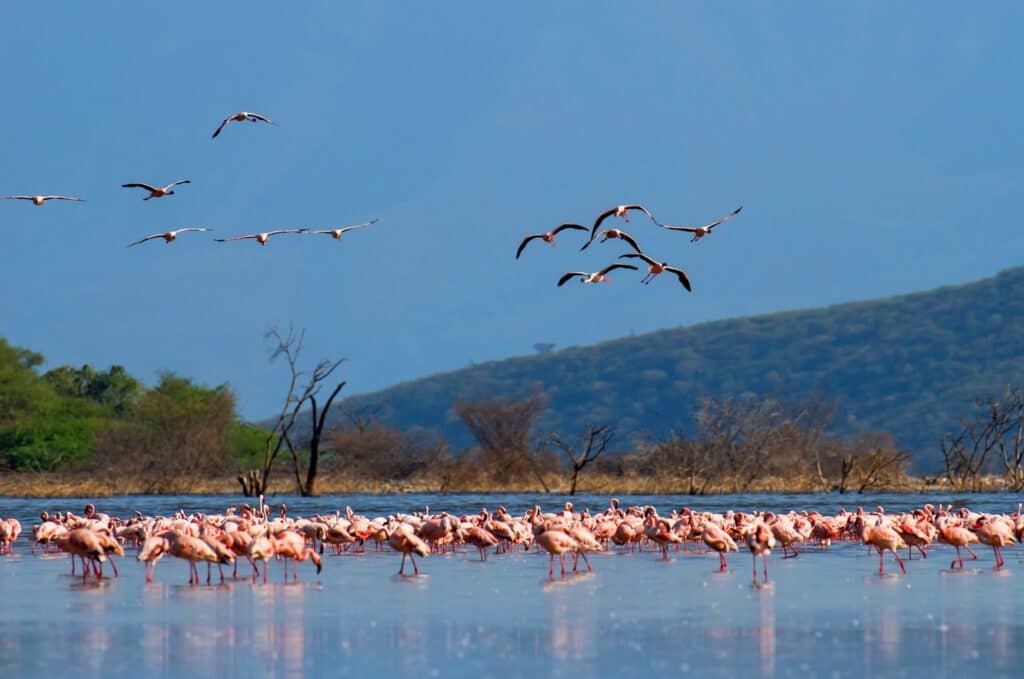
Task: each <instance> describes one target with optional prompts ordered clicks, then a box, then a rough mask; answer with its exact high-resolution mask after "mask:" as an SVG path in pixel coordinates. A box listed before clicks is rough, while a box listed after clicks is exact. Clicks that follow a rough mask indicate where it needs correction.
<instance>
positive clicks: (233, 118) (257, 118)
mask: <svg viewBox="0 0 1024 679" xmlns="http://www.w3.org/2000/svg"><path fill="white" fill-rule="evenodd" d="M245 120H248V121H249V122H250V123H255V122H261V123H267V124H268V125H277V123H275V122H274V121H273V120H271V119H270V118H267V117H266V116H261V115H260V114H259V113H249V112H248V111H239V112H238V113H234V114H232V115H229V116H228V117H227V118H225V119H224V120H222V121H221V122H220V125H218V126H217V129H216V130H215V131H214V133H213V136H212V137H210V138H211V139H216V138H217V135H218V134H220V133H221V130H223V129H224V128H225V127H226V126H227V124H228V123H233V122H237V123H240V122H243V121H245Z"/></svg>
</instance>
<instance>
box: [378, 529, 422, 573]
mask: <svg viewBox="0 0 1024 679" xmlns="http://www.w3.org/2000/svg"><path fill="white" fill-rule="evenodd" d="M388 544H389V545H391V548H392V549H394V550H395V551H398V552H401V553H402V565H401V567H400V568H399V569H398V574H399V575H405V557H406V556H408V557H409V559H410V560H411V561H412V570H413V573H415V574H416V575H419V574H420V569H419V566H417V565H416V556H415V555H416V554H419V555H420V556H427V555H428V554H430V547H427V543H426V542H424V541H423V540H421V539H420V538H419V537H418V536H417V535H416V533H415V532H414V531H413V529H412V526H410V525H409V524H407V523H400V524H398V526H396V527H395V529H394V530H393V531H392V532H391V535H389V536H388Z"/></svg>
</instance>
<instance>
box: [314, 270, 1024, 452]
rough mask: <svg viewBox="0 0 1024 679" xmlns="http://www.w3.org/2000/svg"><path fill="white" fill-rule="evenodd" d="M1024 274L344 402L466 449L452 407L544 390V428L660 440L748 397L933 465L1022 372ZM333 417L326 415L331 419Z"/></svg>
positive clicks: (687, 330)
mask: <svg viewBox="0 0 1024 679" xmlns="http://www.w3.org/2000/svg"><path fill="white" fill-rule="evenodd" d="M1022 347H1024V268H1014V269H1010V270H1007V271H1003V272H1001V273H1000V274H998V275H997V276H995V277H993V278H987V279H984V280H980V281H977V282H973V283H968V284H965V285H958V286H950V287H943V288H938V289H935V290H930V291H927V292H920V293H915V294H909V295H902V296H898V297H891V298H887V299H882V300H875V301H867V302H857V303H850V304H840V305H835V306H830V307H825V308H821V309H813V310H805V311H793V312H784V313H774V314H768V315H762V316H754V317H750V318H738V319H733V320H725V321H716V322H711V323H704V324H700V325H694V326H691V327H682V328H675V329H670V330H662V331H658V332H654V333H650V334H646V335H639V336H635V337H629V338H623V339H619V340H614V341H610V342H605V343H602V344H597V345H594V346H588V347H572V348H567V349H564V350H561V351H556V352H550V353H547V354H542V355H536V356H529V357H519V358H510V359H506V360H502V361H495V362H490V363H484V364H480V365H476V366H473V367H470V368H465V369H462V370H457V371H453V372H448V373H443V374H438V375H433V376H430V377H426V378H423V379H419V380H415V381H411V382H407V383H402V384H399V385H396V386H394V387H391V388H388V389H385V390H383V391H379V392H376V393H372V394H364V395H360V396H355V397H351V398H349V399H347V400H346V401H344V402H342V403H341V404H339V406H338V409H344V408H352V407H358V406H361V405H367V404H381V405H382V406H383V412H382V419H383V420H384V421H385V422H388V423H389V424H392V425H394V426H397V427H400V428H409V427H424V428H426V429H432V430H436V431H439V432H441V433H443V434H444V435H446V436H448V437H449V438H450V439H451V440H452V441H453V442H454V443H456V444H457V445H461V444H464V443H468V440H467V434H466V432H465V430H464V428H463V427H462V426H461V424H460V423H459V421H458V419H457V418H456V417H455V415H454V413H453V410H452V402H453V400H454V399H456V398H464V399H477V398H488V397H492V396H512V397H518V396H523V395H527V394H531V393H535V392H537V391H543V392H544V393H545V394H547V396H548V398H549V399H550V409H549V412H548V413H547V415H546V419H545V420H544V421H543V422H542V426H543V427H544V428H545V430H558V431H571V430H573V429H575V428H578V427H579V426H580V425H581V424H582V423H583V422H584V421H586V420H587V419H588V418H592V419H594V420H596V421H598V422H606V423H614V424H615V425H616V426H617V427H618V428H619V429H620V431H623V432H629V433H650V434H653V435H656V436H657V435H662V434H664V433H665V432H667V431H669V430H672V429H677V430H683V431H688V430H689V429H690V428H692V427H693V414H694V412H695V408H696V405H697V404H698V402H699V400H700V398H701V397H703V396H717V395H729V394H733V395H735V394H741V393H745V392H753V393H756V394H771V395H777V396H781V397H784V398H793V399H798V398H802V397H804V396H807V395H809V394H815V393H820V394H823V395H827V396H828V397H830V398H834V399H838V401H839V403H838V406H839V412H838V415H837V418H836V421H835V422H836V426H837V428H838V429H840V430H842V429H845V430H848V431H861V430H873V429H882V430H888V431H890V432H892V433H893V434H895V435H896V436H897V437H898V439H899V440H900V441H901V442H902V443H903V445H905V446H907V447H908V448H909V449H910V450H912V451H913V452H914V453H915V458H916V461H917V462H918V466H919V467H921V468H923V469H930V468H932V467H934V466H935V465H937V464H938V462H939V458H938V449H937V445H936V444H937V441H938V438H939V437H940V436H941V434H942V433H943V432H944V431H946V430H947V429H949V428H950V427H952V426H953V425H955V423H956V421H957V419H958V418H959V417H960V415H961V414H963V413H964V411H965V410H966V405H967V404H966V401H967V400H968V399H969V398H970V397H972V396H973V395H975V394H978V393H981V392H986V391H990V390H1000V389H1002V388H1004V387H1005V385H1006V384H1008V383H1011V382H1019V381H1020V380H1021V378H1022V376H1024V351H1022ZM338 409H336V411H335V413H334V417H338V412H339V410H338Z"/></svg>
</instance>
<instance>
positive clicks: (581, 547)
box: [569, 524, 603, 573]
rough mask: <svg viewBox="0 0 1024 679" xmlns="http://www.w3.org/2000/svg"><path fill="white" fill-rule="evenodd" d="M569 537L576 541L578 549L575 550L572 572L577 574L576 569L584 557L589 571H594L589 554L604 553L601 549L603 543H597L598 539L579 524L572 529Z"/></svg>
mask: <svg viewBox="0 0 1024 679" xmlns="http://www.w3.org/2000/svg"><path fill="white" fill-rule="evenodd" d="M569 537H571V538H572V539H573V540H575V541H576V547H575V548H573V552H574V554H573V557H574V558H573V564H572V572H573V573H575V572H576V567H577V566H579V562H580V557H583V562H584V563H585V564H587V571H592V570H594V569H593V568H592V567H591V565H590V559H588V558H587V552H600V551H603V550H602V549H601V543H600V542H598V541H597V537H596V536H595V535H594V534H593V533H592V532H590V531H589V530H587V529H586V528H585V527H584V526H583V525H581V524H577V525H575V526H573V527H572V529H571V530H570V531H569Z"/></svg>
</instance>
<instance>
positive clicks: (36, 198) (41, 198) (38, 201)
mask: <svg viewBox="0 0 1024 679" xmlns="http://www.w3.org/2000/svg"><path fill="white" fill-rule="evenodd" d="M4 200H31V201H32V204H33V205H42V204H43V203H45V202H46V201H48V200H73V201H75V202H78V203H84V202H85V201H84V200H82V199H81V198H75V197H74V196H4Z"/></svg>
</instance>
